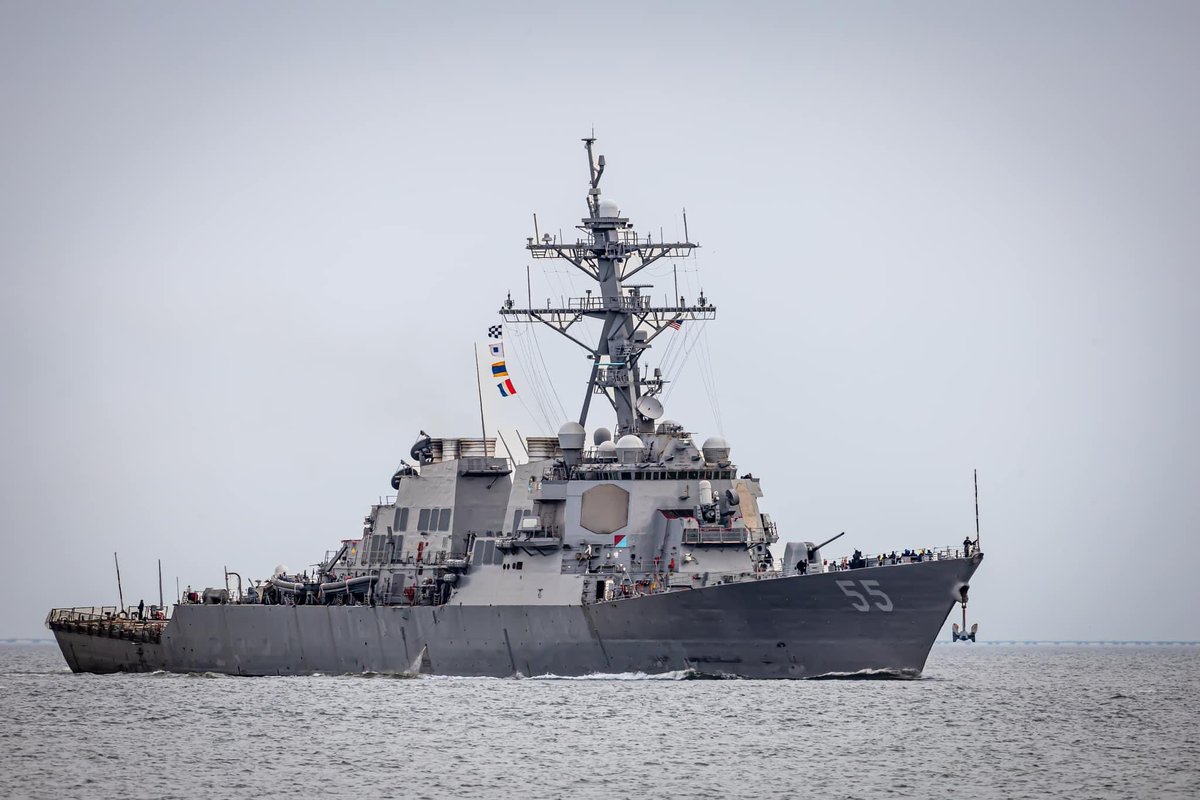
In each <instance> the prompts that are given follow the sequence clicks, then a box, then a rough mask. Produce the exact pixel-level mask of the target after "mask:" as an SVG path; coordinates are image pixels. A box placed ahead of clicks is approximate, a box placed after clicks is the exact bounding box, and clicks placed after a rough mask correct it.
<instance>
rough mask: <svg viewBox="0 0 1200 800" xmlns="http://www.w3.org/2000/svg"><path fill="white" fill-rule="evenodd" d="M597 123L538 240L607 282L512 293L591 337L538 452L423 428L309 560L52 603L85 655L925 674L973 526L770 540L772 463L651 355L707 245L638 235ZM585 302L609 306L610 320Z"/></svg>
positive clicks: (683, 318) (477, 667)
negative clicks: (564, 236)
mask: <svg viewBox="0 0 1200 800" xmlns="http://www.w3.org/2000/svg"><path fill="white" fill-rule="evenodd" d="M594 143H595V140H594V139H591V138H589V139H585V140H584V144H585V149H586V151H587V160H588V168H589V173H590V180H589V183H588V188H587V197H586V199H587V216H586V217H584V218H583V219H582V221H581V224H580V225H579V226H578V227H579V230H580V231H581V232H582V236H580V237H579V238H578V239H577V241H575V242H574V243H566V242H565V241H559V237H551V236H549V235H545V236H540V237H539V236H536V235H535V236H534V237H531V238H529V239H528V240H527V243H526V249H527V250H528V251H529V253H530V255H531V256H532V257H534V258H554V259H562V260H564V261H566V262H568V263H569V264H571V265H573V267H574V268H576V269H578V270H579V271H580V272H582V273H583V274H585V275H586V276H587V278H588V279H589V280H590V281H593V282H595V284H596V286H597V290H593V291H589V292H588V293H587V296H586V297H581V298H573V299H570V300H566V301H564V302H562V303H560V306H559V307H552V306H551V305H550V304H549V303H548V304H547V307H545V308H532V307H530V308H519V307H517V304H516V303H515V302H514V301H513V299H512V297H511V295H510V296H509V298H508V299H507V300H506V301H505V302H504V303H503V305H502V308H501V309H500V315H501V317H502V318H503V322H504V324H505V325H515V324H544V325H548V326H550V327H552V328H554V329H555V330H556V331H557V332H558V333H560V334H562V336H564V337H566V338H567V339H569V340H571V341H572V342H574V344H576V345H578V346H580V347H582V348H583V349H584V350H585V351H586V352H587V353H588V355H589V357H590V360H591V367H590V377H589V378H588V382H587V389H586V392H585V394H584V397H583V401H582V408H581V410H580V413H579V417H578V419H577V420H570V421H568V422H566V423H565V424H563V425H562V427H561V429H560V430H559V431H558V434H557V435H556V436H542V437H534V436H531V437H528V438H526V439H524V440H522V445H523V449H524V451H525V454H526V456H527V458H525V459H516V458H512V457H507V458H502V457H499V456H498V455H497V450H496V440H495V439H494V438H489V437H487V436H486V433H485V435H484V436H482V437H480V438H469V437H457V438H451V437H439V436H432V435H427V434H425V433H424V432H422V433H421V436H420V438H419V439H418V441H417V443H416V444H415V445H414V446H413V447H412V449H411V453H410V455H411V460H412V461H413V462H415V463H412V464H409V463H407V462H404V461H402V462H401V467H400V468H399V469H398V470H397V471H396V473H395V475H394V476H392V480H391V484H392V487H393V489H394V490H395V495H394V497H393V496H388V497H387V498H383V499H381V502H380V503H378V504H376V505H374V506H372V507H371V510H370V513H369V514H368V515H367V516H366V518H365V524H364V527H363V530H362V533H361V536H357V535H356V536H355V538H347V539H346V540H344V541H342V542H341V543H340V545H339V546H337V547H336V549H334V550H331V551H329V552H328V553H327V554H326V557H325V558H323V559H322V561H321V563H320V564H319V565H316V566H315V567H314V568H313V570H312V571H311V572H305V573H301V574H289V572H288V570H286V569H285V568H283V567H279V568H276V570H275V572H274V574H273V575H272V577H270V578H269V579H265V580H261V581H251V582H248V584H247V585H246V586H243V585H242V580H241V577H240V576H238V575H237V574H236V573H231V572H227V573H226V575H225V586H224V587H223V588H220V587H218V588H213V589H205V590H203V591H202V592H191V591H189V592H187V593H186V594H185V596H184V597H181V598H179V602H177V603H175V604H173V607H171V608H169V609H168V608H166V607H162V606H154V607H151V608H150V609H149V611H148V612H147V611H146V609H138V608H121V607H117V606H113V607H86V608H84V607H75V608H58V609H54V610H52V611H51V612H50V614H49V616H48V618H47V625H48V626H49V627H50V628H51V629H52V630H53V632H54V635H55V637H56V639H57V641H58V644H59V647H60V648H61V650H62V653H63V656H64V657H65V658H66V661H67V664H68V665H69V666H70V668H71V669H72V670H74V671H76V672H100V673H104V672H141V671H155V670H165V671H170V672H215V673H226V674H234V675H297V674H314V673H325V674H337V673H342V674H344V673H385V674H405V675H409V674H411V675H419V674H440V675H461V676H497V677H507V676H535V675H543V674H550V675H561V676H577V675H584V674H593V673H600V674H605V673H608V674H611V673H647V674H655V673H671V672H688V673H691V674H698V675H715V676H737V677H744V678H806V677H815V676H825V675H842V674H853V673H871V672H877V673H895V674H917V673H920V671H921V670H922V669H923V668H924V665H925V661H926V658H927V657H928V655H929V651H930V648H931V647H932V645H933V642H934V640H935V639H936V637H937V635H938V632H939V631H940V629H941V626H942V625H943V623H944V622H945V621H946V619H947V617H948V616H949V614H950V612H951V611H952V610H953V608H954V606H955V604H958V603H962V604H963V605H964V607H965V604H966V600H967V590H968V582H969V581H970V578H971V576H972V574H973V573H974V572H975V570H976V568H977V567H978V566H979V564H980V562H981V560H982V558H983V554H982V552H981V551H980V549H979V546H978V533H977V532H976V538H975V539H974V540H971V539H970V538H969V537H968V539H967V540H966V541H964V542H963V544H962V545H961V546H959V547H957V548H943V549H939V550H927V551H915V552H914V551H907V550H906V551H904V553H903V554H901V555H899V556H898V555H896V553H895V552H893V553H892V554H890V555H879V556H874V557H864V556H863V555H862V554H861V553H859V552H858V551H855V553H854V556H853V557H848V558H843V559H838V558H829V557H827V556H825V555H823V554H822V548H825V547H828V545H829V542H828V541H826V542H821V543H820V544H814V543H813V542H809V541H792V542H785V543H783V544H782V545H781V546H776V547H775V553H773V552H772V546H773V545H776V543H777V542H779V538H780V537H779V532H778V530H777V527H776V524H775V523H774V522H773V521H772V520H771V518H770V516H769V515H768V514H767V513H765V512H764V511H762V510H761V509H760V507H759V503H760V499H761V498H762V497H763V483H762V482H761V481H760V480H759V478H757V477H754V476H752V474H751V473H749V472H743V471H742V470H740V469H739V468H738V467H736V466H735V465H734V463H733V461H732V460H731V453H730V446H729V444H728V443H727V442H726V441H724V440H723V439H721V438H720V437H716V436H714V437H710V438H707V439H706V440H704V441H703V442H699V443H698V440H697V437H695V436H694V435H693V433H692V432H690V431H689V430H688V428H687V427H686V426H685V425H681V424H679V423H676V422H672V421H670V420H667V419H664V414H663V404H662V393H663V388H664V386H665V385H666V380H665V379H664V377H663V376H662V375H661V374H660V373H659V371H658V370H650V369H648V368H646V367H645V366H644V365H643V363H642V358H643V355H644V354H645V353H646V352H647V349H648V348H649V347H651V345H652V343H653V342H655V340H656V339H657V338H658V337H659V336H660V335H662V334H664V333H665V332H667V331H678V330H679V329H680V328H681V326H682V325H684V324H685V323H686V324H688V325H691V324H693V323H696V322H699V321H703V320H709V319H713V318H714V317H715V314H716V309H715V308H714V306H713V305H712V304H711V303H709V302H708V300H707V299H706V298H704V297H703V296H701V297H698V298H696V299H695V300H694V301H692V302H687V301H685V300H684V299H683V298H680V297H672V298H670V300H669V301H668V302H666V303H664V304H663V305H656V304H655V303H654V302H652V300H651V295H650V293H649V287H648V286H647V285H645V284H641V283H638V282H636V281H634V280H632V279H634V278H635V276H638V274H639V273H640V272H641V271H642V270H643V269H645V268H646V267H647V266H649V265H651V264H653V263H655V262H656V261H658V260H660V259H671V258H681V257H685V256H687V255H688V254H690V253H691V251H692V250H693V248H695V247H697V245H695V244H693V243H692V242H690V241H686V239H687V238H688V236H687V234H686V226H685V236H684V239H685V241H682V242H667V241H653V240H652V239H651V238H650V237H647V236H640V235H638V234H637V233H636V232H635V231H634V229H633V227H632V225H631V224H630V222H629V220H628V219H627V218H625V217H623V216H621V212H620V210H619V208H618V206H617V205H616V203H614V202H613V201H612V200H611V199H608V198H605V197H603V196H602V194H601V190H600V183H601V178H602V176H603V174H604V170H605V159H604V156H598V157H597V156H595V155H594ZM675 294H676V295H678V291H676V293H675ZM529 305H530V306H532V303H529ZM584 320H594V321H598V322H599V324H600V328H601V331H600V334H599V337H598V339H597V340H596V341H591V340H589V339H587V338H585V336H584V333H583V332H584V330H585V326H584V325H581V324H580V323H581V322H583V321H584ZM593 325H594V323H593ZM502 393H503V389H502ZM593 401H596V402H597V403H598V404H600V403H607V404H608V405H610V406H611V410H612V412H613V415H614V417H615V426H614V428H613V430H612V431H610V430H609V429H607V428H604V427H598V428H594V429H593V430H592V433H591V435H590V436H589V435H588V432H587V428H586V426H587V424H588V420H589V411H591V410H592V404H593ZM607 410H608V409H607V408H606V409H605V411H606V412H607ZM505 450H507V446H505ZM509 455H510V456H511V455H512V454H511V452H510V453H509ZM814 538H819V537H814ZM835 538H836V537H835ZM780 550H781V551H782V553H780V552H779V551H780ZM264 571H265V570H264ZM231 578H234V579H236V580H235V582H234V583H233V584H232V585H231V582H230V579H231ZM160 603H161V600H160ZM122 605H123V603H122ZM964 628H965V624H964Z"/></svg>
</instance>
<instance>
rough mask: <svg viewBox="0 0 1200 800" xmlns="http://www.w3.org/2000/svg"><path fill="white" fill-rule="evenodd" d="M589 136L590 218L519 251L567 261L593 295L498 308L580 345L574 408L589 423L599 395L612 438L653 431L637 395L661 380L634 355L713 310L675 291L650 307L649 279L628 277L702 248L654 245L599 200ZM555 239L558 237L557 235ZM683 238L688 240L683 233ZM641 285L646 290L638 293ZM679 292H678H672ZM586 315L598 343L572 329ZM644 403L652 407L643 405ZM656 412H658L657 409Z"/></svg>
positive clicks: (596, 161) (655, 388)
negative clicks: (611, 417) (579, 395)
mask: <svg viewBox="0 0 1200 800" xmlns="http://www.w3.org/2000/svg"><path fill="white" fill-rule="evenodd" d="M595 144H596V139H595V137H594V136H593V137H588V138H586V139H584V140H583V145H584V148H585V149H586V150H587V159H588V175H589V181H588V192H587V209H588V216H587V217H585V218H584V219H583V220H581V224H580V225H578V226H576V227H577V228H578V229H579V230H580V231H581V232H582V233H583V234H584V236H582V237H580V238H577V239H576V241H575V243H574V244H567V243H566V242H565V241H554V240H552V239H551V237H550V236H549V234H547V235H545V236H542V237H541V240H540V241H539V240H538V239H537V238H536V237H530V238H529V239H528V240H526V244H525V249H526V250H528V251H529V252H530V255H531V256H532V257H533V258H558V259H562V260H563V261H567V262H569V263H570V264H572V265H573V266H574V267H575V268H576V269H578V270H579V271H580V272H582V273H583V274H584V275H586V276H587V277H588V278H589V279H591V280H593V281H595V282H596V283H598V284H599V285H600V292H599V296H597V295H596V294H594V293H588V295H587V296H586V297H572V298H569V299H568V300H567V302H566V304H565V306H554V305H553V304H552V303H547V305H546V308H533V307H532V306H533V304H532V302H531V303H530V304H529V305H530V307H529V308H516V307H515V306H514V303H513V300H512V297H511V295H510V296H509V299H508V300H507V301H505V303H504V307H503V308H501V309H500V314H501V316H503V317H504V320H505V321H506V322H512V323H534V322H539V323H542V324H543V325H547V326H549V327H550V328H553V329H554V330H555V331H557V332H558V333H560V334H562V335H563V336H564V337H566V338H567V339H570V340H571V341H572V342H574V343H575V344H577V345H579V346H580V347H582V348H583V349H584V350H586V351H587V352H588V354H589V356H590V358H591V360H592V372H591V376H590V377H589V378H588V388H587V393H586V395H585V396H584V399H583V408H582V409H581V410H580V412H579V424H580V425H586V424H587V416H588V410H589V408H590V406H591V401H592V397H593V395H603V396H604V397H605V399H607V400H608V402H609V403H610V404H611V405H612V407H613V410H614V411H615V412H616V414H617V435H618V436H621V435H623V434H626V433H635V434H642V433H651V432H653V430H654V418H652V417H647V416H645V415H643V414H642V413H640V412H639V411H638V399H639V398H641V397H643V396H646V395H651V396H652V395H656V394H659V393H660V392H662V389H663V386H664V385H665V384H666V381H664V380H663V379H662V378H660V377H657V376H655V377H652V378H648V377H643V376H642V371H641V365H640V359H641V356H642V354H643V352H645V350H646V349H647V348H649V347H650V343H651V342H653V341H654V339H656V338H657V337H658V335H659V334H661V333H662V332H663V331H665V330H666V329H667V328H670V327H676V328H677V327H678V325H679V323H681V322H685V321H700V320H710V319H714V318H715V317H716V312H717V309H716V307H715V306H713V305H712V304H711V303H708V302H707V300H705V299H704V298H703V297H701V298H698V299H697V301H696V302H695V303H694V304H691V305H686V304H685V303H684V302H683V299H682V298H679V297H678V296H676V298H675V299H676V300H678V305H676V304H674V301H673V303H672V304H671V305H665V306H654V305H651V296H650V292H649V291H648V290H649V289H650V288H652V287H651V286H650V285H647V284H631V283H627V281H628V280H629V279H630V278H632V277H633V276H634V275H636V274H637V273H639V272H641V271H642V270H644V269H645V268H646V267H648V266H650V265H651V264H653V263H654V262H655V261H658V260H659V259H661V258H686V257H687V256H688V255H690V254H691V252H692V251H693V250H694V249H696V248H697V247H699V246H700V245H698V244H696V243H694V242H691V241H683V242H663V241H660V242H652V241H651V239H650V237H649V236H646V237H644V238H643V237H640V236H638V234H637V232H636V231H634V230H633V225H632V224H631V223H630V222H629V219H628V218H627V217H623V216H621V210H620V207H619V206H618V205H617V203H616V202H615V201H613V200H612V199H602V194H601V191H600V179H601V178H602V177H603V176H604V168H605V159H604V156H603V155H600V156H596V155H594V154H593V149H594V146H595ZM560 238H561V237H560ZM684 238H685V239H688V238H689V237H688V236H687V235H686V233H685V235H684ZM643 290H646V291H643ZM677 294H678V293H677ZM585 317H590V318H593V319H598V320H600V321H601V332H600V337H599V340H598V341H597V342H596V343H595V344H592V343H590V342H587V341H584V340H583V339H581V338H580V337H579V335H578V334H581V332H582V326H579V328H575V326H576V324H577V323H579V322H580V321H581V320H583V319H584V318H585ZM644 407H646V408H649V407H651V406H644ZM659 413H661V412H659Z"/></svg>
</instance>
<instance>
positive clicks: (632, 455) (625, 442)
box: [617, 433, 645, 464]
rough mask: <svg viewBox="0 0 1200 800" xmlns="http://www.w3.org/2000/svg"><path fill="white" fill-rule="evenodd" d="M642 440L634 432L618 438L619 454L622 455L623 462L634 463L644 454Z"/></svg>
mask: <svg viewBox="0 0 1200 800" xmlns="http://www.w3.org/2000/svg"><path fill="white" fill-rule="evenodd" d="M644 447H645V445H644V444H642V440H641V439H639V438H638V437H637V436H635V435H634V434H632V433H627V434H625V435H624V436H622V437H621V438H620V439H618V440H617V455H618V456H620V457H621V463H623V464H632V463H634V462H636V461H637V460H638V458H639V457H640V456H641V455H642V448H644Z"/></svg>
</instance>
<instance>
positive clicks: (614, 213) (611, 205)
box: [600, 198, 621, 217]
mask: <svg viewBox="0 0 1200 800" xmlns="http://www.w3.org/2000/svg"><path fill="white" fill-rule="evenodd" d="M600 216H602V217H619V216H621V207H620V206H618V205H617V201H616V200H613V199H612V198H605V199H604V200H601V201H600Z"/></svg>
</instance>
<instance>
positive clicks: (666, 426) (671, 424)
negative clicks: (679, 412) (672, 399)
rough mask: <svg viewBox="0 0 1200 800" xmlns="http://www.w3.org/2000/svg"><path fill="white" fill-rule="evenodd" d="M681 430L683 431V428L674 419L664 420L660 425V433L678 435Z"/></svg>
mask: <svg viewBox="0 0 1200 800" xmlns="http://www.w3.org/2000/svg"><path fill="white" fill-rule="evenodd" d="M681 430H683V426H682V425H680V424H679V423H678V422H676V421H675V420H673V419H664V420H663V421H662V422H660V423H658V432H659V433H676V432H678V431H681Z"/></svg>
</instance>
